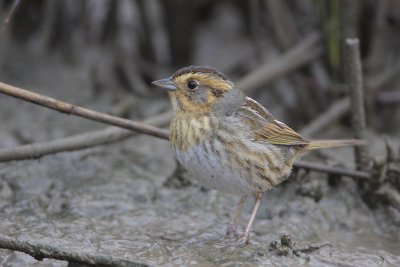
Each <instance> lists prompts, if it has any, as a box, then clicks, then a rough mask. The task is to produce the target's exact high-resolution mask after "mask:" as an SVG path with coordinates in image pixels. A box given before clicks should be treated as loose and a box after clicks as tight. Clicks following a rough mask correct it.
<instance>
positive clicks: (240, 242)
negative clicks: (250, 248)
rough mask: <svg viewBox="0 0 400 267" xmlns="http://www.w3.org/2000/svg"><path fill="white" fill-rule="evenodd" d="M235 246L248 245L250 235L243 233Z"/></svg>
mask: <svg viewBox="0 0 400 267" xmlns="http://www.w3.org/2000/svg"><path fill="white" fill-rule="evenodd" d="M236 244H237V245H239V246H244V245H248V244H250V233H244V234H243V235H242V236H241V237H240V238H239V239H238V240H237V241H236Z"/></svg>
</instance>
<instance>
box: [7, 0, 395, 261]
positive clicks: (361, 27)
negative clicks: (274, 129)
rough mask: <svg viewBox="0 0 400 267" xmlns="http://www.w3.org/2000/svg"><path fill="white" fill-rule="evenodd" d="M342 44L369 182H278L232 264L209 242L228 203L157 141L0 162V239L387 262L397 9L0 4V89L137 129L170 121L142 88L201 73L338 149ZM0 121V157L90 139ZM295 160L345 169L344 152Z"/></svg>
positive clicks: (23, 119) (77, 129)
mask: <svg viewBox="0 0 400 267" xmlns="http://www.w3.org/2000/svg"><path fill="white" fill-rule="evenodd" d="M346 38H358V39H359V40H360V49H361V50H360V51H361V60H362V66H363V84H364V88H363V89H364V101H365V109H366V119H367V131H366V137H367V139H368V148H369V155H370V160H371V162H373V163H372V164H371V165H372V169H370V170H371V173H372V174H373V179H375V180H370V181H368V182H364V181H363V180H362V181H360V180H357V179H348V178H345V179H341V178H340V177H339V176H337V175H323V174H320V173H313V172H311V173H310V172H307V171H304V170H300V171H296V172H294V173H293V177H292V179H289V180H288V181H287V182H286V183H284V184H282V185H281V186H279V187H277V188H276V189H274V190H272V191H271V192H268V193H267V194H265V195H266V196H265V202H266V203H264V204H263V205H262V206H261V209H260V212H259V214H258V217H259V218H258V220H257V221H256V226H255V229H256V233H255V235H254V236H255V240H256V245H254V246H249V247H247V248H242V249H239V250H238V251H239V252H240V253H236V252H237V251H236V250H229V249H228V250H222V249H221V247H229V246H230V243H229V242H228V241H226V240H225V239H224V235H223V233H224V231H225V223H226V222H227V221H228V218H229V214H230V213H231V211H232V210H233V206H234V204H235V203H236V202H237V200H238V199H236V198H235V197H232V196H226V195H223V194H219V193H216V192H214V191H207V190H205V189H204V188H200V187H198V186H196V185H194V186H193V185H192V184H191V183H190V182H188V181H187V180H186V179H185V177H184V176H185V175H184V173H183V174H182V172H183V171H182V170H179V168H177V167H176V162H175V160H174V159H173V156H172V154H171V153H170V151H169V147H168V144H167V142H165V141H163V140H158V139H155V138H152V137H149V136H143V135H142V136H138V137H134V138H131V139H129V140H126V141H121V142H117V143H113V144H111V145H108V146H97V147H94V148H91V149H86V150H81V151H74V152H67V153H59V154H56V155H49V156H46V157H43V158H41V159H40V160H28V161H15V162H12V163H0V210H1V213H0V217H1V216H3V217H4V220H3V218H2V220H0V233H2V235H7V236H8V237H10V238H17V239H18V238H21V237H26V236H28V237H30V238H31V239H30V240H31V241H32V240H34V241H35V242H36V241H37V240H45V241H46V242H47V241H49V240H50V241H51V242H50V241H49V242H50V243H51V244H53V245H54V246H59V248H60V251H61V250H63V249H65V248H74V249H76V250H77V251H78V252H82V251H91V252H93V253H97V252H99V251H100V252H101V253H104V254H105V255H110V254H113V253H114V254H113V255H117V256H118V257H119V256H121V255H122V256H123V257H125V258H129V259H132V258H134V259H141V260H144V261H145V262H147V263H151V264H153V265H157V264H165V263H169V262H171V261H173V259H175V260H176V261H175V263H176V264H178V265H179V264H182V263H186V264H188V263H190V262H191V261H192V260H196V261H197V262H200V263H204V264H209V265H212V264H215V263H216V262H217V263H227V262H228V263H229V262H232V263H235V264H237V263H240V262H241V261H243V263H248V262H249V261H250V262H253V263H258V264H260V265H265V264H267V263H270V262H271V259H270V258H269V256H268V257H264V256H265V255H264V254H265V253H269V252H265V247H266V246H265V244H269V242H271V241H272V240H273V239H276V238H277V235H278V233H290V234H292V235H293V236H294V237H295V238H296V239H297V240H301V241H307V242H314V241H329V242H332V243H333V244H335V245H334V246H333V247H332V248H329V249H328V250H329V252H326V251H325V252H321V254H318V255H319V257H321V258H323V259H324V260H321V261H317V265H316V266H321V265H318V264H319V263H320V264H322V263H323V264H327V266H360V265H365V266H373V264H374V263H377V262H380V261H381V258H385V259H386V260H387V261H389V262H391V263H392V264H393V266H396V264H400V258H399V255H400V251H399V246H398V244H399V243H398V241H399V240H400V235H399V231H398V229H399V227H400V167H399V158H398V154H399V147H398V144H399V141H400V138H399V136H400V88H399V87H400V49H399V48H400V1H399V0H379V1H378V0H354V1H346V0H320V1H317V0H296V1H289V0H279V1H278V0H251V1H245V0H232V1H211V0H196V1H185V0H35V1H32V0H1V1H0V81H1V82H4V83H9V84H12V85H15V86H19V87H21V88H25V89H28V90H32V91H34V92H38V93H41V94H44V95H47V96H51V97H54V98H57V99H60V100H63V101H66V102H69V103H72V104H75V105H79V106H83V107H87V108H90V109H94V110H97V111H102V112H106V113H110V114H113V115H116V116H120V117H125V118H130V119H133V120H143V119H146V118H149V117H153V116H156V115H157V114H164V113H166V112H167V111H169V110H170V109H171V105H170V102H169V99H168V97H167V95H166V93H165V92H163V91H162V90H159V89H157V88H154V87H152V86H151V85H150V83H151V82H152V81H154V80H158V79H161V78H165V77H167V76H170V75H172V74H173V73H174V72H175V71H176V70H178V69H179V68H181V67H184V66H188V65H206V66H212V67H215V68H217V69H219V70H220V71H222V72H223V73H225V74H226V75H227V76H228V77H229V79H230V80H232V81H233V82H235V83H236V84H237V85H238V86H239V87H240V88H241V89H242V90H243V91H245V92H246V94H248V95H249V96H250V97H252V98H254V99H256V100H257V101H259V102H260V103H261V104H262V105H264V106H265V107H266V108H268V109H269V110H270V111H271V113H272V114H274V115H275V117H276V118H278V119H279V120H281V121H283V122H285V123H287V124H288V125H289V126H291V127H292V128H294V129H295V130H297V131H299V132H301V133H302V134H303V135H304V136H305V137H306V138H350V137H352V136H353V131H352V127H351V126H352V125H351V117H350V110H351V108H352V107H351V105H350V104H349V102H348V99H347V98H346V97H347V96H348V94H349V86H348V81H347V80H346V74H347V73H346V70H347V67H346V48H345V39H346ZM0 121H1V124H0V147H1V148H11V147H16V146H20V145H25V144H32V143H38V142H47V141H51V140H57V139H60V138H64V137H69V136H73V135H76V134H81V133H85V132H88V131H93V130H99V129H103V128H105V127H106V126H104V125H102V124H100V123H96V122H92V121H87V120H84V119H81V118H78V117H74V116H65V115H64V114H59V113H57V112H54V111H52V110H48V109H45V108H42V107H39V106H36V105H31V104H29V103H26V102H23V101H21V100H16V99H13V98H11V97H8V96H5V95H0ZM166 125H168V123H164V126H166ZM160 126H161V125H160ZM385 138H387V139H385ZM121 139H123V138H121ZM385 140H389V141H386V145H385ZM389 143H390V145H389ZM308 159H312V160H314V161H323V162H324V163H325V164H329V165H334V166H344V167H348V168H354V167H355V166H354V160H353V150H352V149H351V148H348V149H346V148H345V149H338V150H326V151H321V152H316V153H314V154H311V155H310V156H309V158H308ZM370 167H371V166H370ZM182 177H183V178H182ZM321 177H322V179H321ZM326 177H328V178H327V179H323V178H326ZM249 210H250V207H247V209H246V211H245V217H246V218H247V217H248V215H249V214H248V213H249ZM21 229H22V230H21ZM104 233H107V235H105V234H104ZM155 233H156V234H155ZM2 235H0V245H1V240H2V239H1V238H2ZM214 237H217V238H218V240H217V239H214ZM46 238H47V239H46ZM175 241H179V242H175ZM224 242H225V243H224ZM0 247H1V246H0ZM144 247H145V248H146V249H144ZM167 248H168V249H167ZM364 248H366V249H364ZM377 250H379V253H378V252H376V251H377ZM49 251H51V250H49ZM188 251H189V253H188ZM193 251H194V252H195V253H191V252H193ZM210 251H216V255H214V254H211V255H210ZM232 251H233V252H232ZM260 251H262V253H264V254H262V253H261V252H260ZM382 251H386V252H387V253H386V252H385V253H386V254H385V253H384V252H382ZM100 252H99V253H100ZM217 252H218V253H219V254H218V253H217ZM242 252H243V253H244V254H241V253H242ZM13 253H14V252H12V251H6V250H1V249H0V262H3V263H4V262H10V264H11V266H12V264H15V262H18V260H21V259H22V261H23V262H25V263H27V262H30V259H29V260H28V259H27V258H24V257H22V256H21V255H19V256H18V257H17V256H15V254H13ZM260 253H261V254H260ZM10 255H14V256H15V257H16V258H15V259H11V258H10V257H11V256H10ZM193 255H196V256H193ZM243 255H245V256H243ZM248 255H252V256H248ZM263 255H264V256H263ZM267 255H270V254H267ZM382 255H383V256H382ZM393 255H397V256H393ZM122 256H121V257H122ZM21 257H22V258H21ZM336 260H337V262H336V263H332V264H331V263H329V262H330V261H336ZM286 261H287V262H286ZM32 262H36V261H35V260H33V258H32ZM272 262H274V263H275V264H277V265H282V263H284V265H285V264H286V265H287V266H295V265H298V264H299V263H304V261H302V260H300V259H297V258H296V257H294V258H293V257H292V258H289V257H288V258H286V259H285V261H282V259H281V258H274V259H273V260H272ZM338 262H339V263H340V262H342V263H340V264H339V263H338ZM343 262H345V263H346V264H348V265H346V264H345V263H343ZM57 264H58V263H57ZM57 264H56V263H55V266H64V265H62V264H61V265H57ZM335 264H336V265H335ZM352 264H353V265H352Z"/></svg>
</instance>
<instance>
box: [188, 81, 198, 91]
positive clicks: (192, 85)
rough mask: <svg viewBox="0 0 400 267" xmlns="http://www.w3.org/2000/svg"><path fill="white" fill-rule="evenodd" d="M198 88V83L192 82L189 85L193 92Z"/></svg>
mask: <svg viewBox="0 0 400 267" xmlns="http://www.w3.org/2000/svg"><path fill="white" fill-rule="evenodd" d="M197 86H198V84H197V82H196V81H193V80H190V81H189V82H188V84H187V87H188V88H189V89H191V90H193V89H196V88H197Z"/></svg>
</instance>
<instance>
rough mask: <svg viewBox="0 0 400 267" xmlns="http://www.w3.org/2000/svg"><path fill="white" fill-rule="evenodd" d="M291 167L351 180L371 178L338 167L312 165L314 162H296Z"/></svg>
mask: <svg viewBox="0 0 400 267" xmlns="http://www.w3.org/2000/svg"><path fill="white" fill-rule="evenodd" d="M293 166H294V167H295V168H301V169H307V170H312V171H315V172H323V173H328V174H335V175H340V176H347V177H353V178H359V179H369V178H371V174H369V173H368V172H364V171H356V170H350V169H344V168H339V167H331V166H327V165H323V164H318V163H314V162H307V161H303V160H297V161H296V162H295V163H294V164H293Z"/></svg>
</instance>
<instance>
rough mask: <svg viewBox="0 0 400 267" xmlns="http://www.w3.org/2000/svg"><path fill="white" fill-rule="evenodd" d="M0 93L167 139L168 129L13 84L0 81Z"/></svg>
mask: <svg viewBox="0 0 400 267" xmlns="http://www.w3.org/2000/svg"><path fill="white" fill-rule="evenodd" d="M0 93H3V94H6V95H10V96H13V97H15V98H19V99H22V100H25V101H29V102H32V103H34V104H38V105H41V106H44V107H47V108H50V109H54V110H56V111H59V112H62V113H66V114H73V115H76V116H79V117H83V118H86V119H90V120H94V121H99V122H103V123H106V124H111V125H114V126H118V127H121V128H125V129H128V130H132V131H137V132H141V133H144V134H148V135H151V136H155V137H159V138H162V139H168V131H167V130H163V129H160V128H157V127H154V126H150V125H148V124H145V123H141V122H135V121H131V120H127V119H123V118H119V117H115V116H112V115H108V114H105V113H101V112H97V111H93V110H90V109H86V108H82V107H79V106H75V105H72V104H69V103H66V102H63V101H59V100H56V99H54V98H51V97H48V96H44V95H40V94H36V93H33V92H30V91H27V90H24V89H21V88H18V87H15V86H11V85H8V84H5V83H1V82H0Z"/></svg>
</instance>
